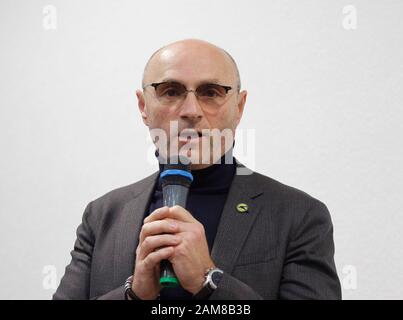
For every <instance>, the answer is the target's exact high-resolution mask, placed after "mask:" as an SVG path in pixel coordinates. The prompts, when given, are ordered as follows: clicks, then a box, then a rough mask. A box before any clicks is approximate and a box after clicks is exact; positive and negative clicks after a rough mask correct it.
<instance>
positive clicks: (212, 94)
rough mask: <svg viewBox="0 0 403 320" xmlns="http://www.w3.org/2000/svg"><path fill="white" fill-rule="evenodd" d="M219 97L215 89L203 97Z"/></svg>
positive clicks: (204, 93) (208, 91)
mask: <svg viewBox="0 0 403 320" xmlns="http://www.w3.org/2000/svg"><path fill="white" fill-rule="evenodd" d="M218 95H219V94H218V92H217V91H215V90H213V89H210V90H206V91H204V92H203V96H205V97H209V98H214V97H217V96H218Z"/></svg>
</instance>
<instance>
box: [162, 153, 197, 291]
mask: <svg viewBox="0 0 403 320" xmlns="http://www.w3.org/2000/svg"><path fill="white" fill-rule="evenodd" d="M188 162H189V161H188ZM160 180H161V184H162V199H163V205H164V206H167V207H173V206H175V205H179V206H181V207H183V208H185V206H186V200H187V196H188V192H189V187H190V184H191V183H192V181H193V176H192V174H191V173H190V162H189V164H187V165H185V164H183V163H182V162H181V161H180V159H179V162H178V164H171V163H170V162H169V163H168V164H166V165H164V170H163V171H162V173H161V174H160ZM160 270H161V272H160V284H161V285H162V286H163V287H166V288H175V287H177V286H178V285H179V281H178V279H177V278H176V275H175V272H174V270H173V267H172V264H171V263H170V262H169V260H162V261H161V264H160Z"/></svg>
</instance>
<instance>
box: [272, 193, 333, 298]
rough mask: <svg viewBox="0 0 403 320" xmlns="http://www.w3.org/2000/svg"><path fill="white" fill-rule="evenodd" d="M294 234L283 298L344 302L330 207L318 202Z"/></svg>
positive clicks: (281, 296)
mask: <svg viewBox="0 0 403 320" xmlns="http://www.w3.org/2000/svg"><path fill="white" fill-rule="evenodd" d="M294 229H295V230H294V231H293V232H292V233H291V238H290V240H289V243H288V249H287V253H286V259H285V262H284V269H283V276H282V279H281V283H280V291H279V298H280V299H293V300H294V299H319V300H325V299H326V300H338V299H341V287H340V282H339V278H338V276H337V272H336V267H335V263H334V250H335V249H334V242H333V225H332V221H331V218H330V214H329V211H328V209H327V207H326V206H325V205H324V204H323V203H322V202H320V201H318V200H315V202H314V204H313V206H312V207H311V209H310V210H308V211H307V212H306V213H305V215H304V216H303V218H302V221H301V222H299V223H298V226H297V227H296V228H294Z"/></svg>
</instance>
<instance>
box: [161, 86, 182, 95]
mask: <svg viewBox="0 0 403 320" xmlns="http://www.w3.org/2000/svg"><path fill="white" fill-rule="evenodd" d="M163 95H164V96H168V97H177V96H180V92H179V90H177V89H174V88H170V89H166V90H165V91H164V92H163Z"/></svg>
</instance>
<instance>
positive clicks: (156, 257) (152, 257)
mask: <svg viewBox="0 0 403 320" xmlns="http://www.w3.org/2000/svg"><path fill="white" fill-rule="evenodd" d="M173 253H174V248H173V247H164V248H161V249H158V250H156V251H153V252H151V253H150V254H149V255H148V256H147V257H145V259H143V260H142V261H141V262H140V263H141V264H143V266H144V268H145V269H147V270H152V269H154V268H155V267H156V265H157V264H159V263H160V262H161V260H165V259H166V260H168V259H169V257H170V256H171V255H172V254H173Z"/></svg>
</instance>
